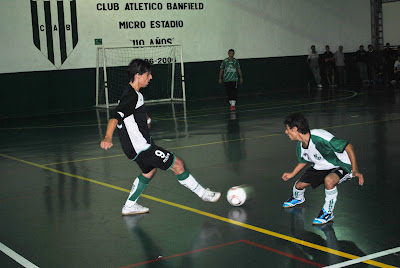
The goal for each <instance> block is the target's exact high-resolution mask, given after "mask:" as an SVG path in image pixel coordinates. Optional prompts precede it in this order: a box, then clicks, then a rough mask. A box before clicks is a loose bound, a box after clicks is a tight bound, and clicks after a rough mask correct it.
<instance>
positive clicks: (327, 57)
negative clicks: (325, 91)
mask: <svg viewBox="0 0 400 268" xmlns="http://www.w3.org/2000/svg"><path fill="white" fill-rule="evenodd" d="M322 60H323V64H324V69H325V74H326V79H327V80H328V83H329V86H334V85H335V58H334V57H333V53H332V52H331V51H330V48H329V46H325V53H324V54H322Z"/></svg>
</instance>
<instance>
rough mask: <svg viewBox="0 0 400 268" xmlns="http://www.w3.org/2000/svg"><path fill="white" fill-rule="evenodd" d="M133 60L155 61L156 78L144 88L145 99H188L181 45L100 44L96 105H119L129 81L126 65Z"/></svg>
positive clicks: (153, 72)
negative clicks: (104, 45) (110, 45)
mask: <svg viewBox="0 0 400 268" xmlns="http://www.w3.org/2000/svg"><path fill="white" fill-rule="evenodd" d="M133 59H143V60H146V61H148V62H150V63H151V64H152V74H153V79H152V80H151V81H150V83H149V85H148V86H147V87H146V88H145V89H144V90H141V93H142V94H143V96H144V99H145V101H146V102H161V101H185V100H186V98H185V83H184V69H183V59H182V45H158V46H133V47H98V48H97V64H96V107H102V108H108V107H110V106H116V105H117V104H118V100H119V98H120V97H121V96H122V93H123V91H124V89H125V88H126V86H127V84H128V83H129V78H128V73H127V66H128V64H129V63H130V62H131V60H133Z"/></svg>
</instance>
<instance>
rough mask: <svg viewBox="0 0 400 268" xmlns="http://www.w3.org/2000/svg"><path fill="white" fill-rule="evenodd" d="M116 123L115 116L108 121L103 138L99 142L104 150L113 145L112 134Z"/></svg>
mask: <svg viewBox="0 0 400 268" xmlns="http://www.w3.org/2000/svg"><path fill="white" fill-rule="evenodd" d="M117 124H118V120H117V119H115V118H113V119H110V121H109V122H108V125H107V132H106V136H105V138H104V140H102V141H101V142H100V147H101V148H103V149H104V150H108V149H110V148H111V147H112V146H113V144H112V137H113V134H114V130H115V128H116V127H117Z"/></svg>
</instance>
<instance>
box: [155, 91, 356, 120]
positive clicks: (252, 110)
mask: <svg viewBox="0 0 400 268" xmlns="http://www.w3.org/2000/svg"><path fill="white" fill-rule="evenodd" d="M350 92H353V95H351V96H347V97H343V98H339V99H333V100H325V101H314V102H308V103H298V104H290V105H283V106H282V105H281V106H273V107H271V106H269V107H265V108H257V109H251V110H244V111H245V112H254V111H262V110H274V109H281V108H287V107H297V106H306V105H314V104H323V103H329V102H337V101H343V100H347V99H351V98H355V97H356V96H357V94H358V93H357V92H355V91H350ZM219 114H226V111H225V112H222V113H209V114H201V115H190V116H184V117H179V116H178V117H176V119H188V118H198V117H207V116H211V115H219ZM159 119H160V118H159ZM166 119H167V120H168V118H166Z"/></svg>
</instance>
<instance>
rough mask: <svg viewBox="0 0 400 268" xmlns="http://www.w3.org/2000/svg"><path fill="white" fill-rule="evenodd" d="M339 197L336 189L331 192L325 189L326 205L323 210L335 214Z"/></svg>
mask: <svg viewBox="0 0 400 268" xmlns="http://www.w3.org/2000/svg"><path fill="white" fill-rule="evenodd" d="M337 196H338V191H337V188H336V187H335V188H333V189H331V190H327V189H325V204H324V207H323V209H324V210H325V211H326V212H327V213H332V212H333V209H334V208H335V203H336V200H337Z"/></svg>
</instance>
